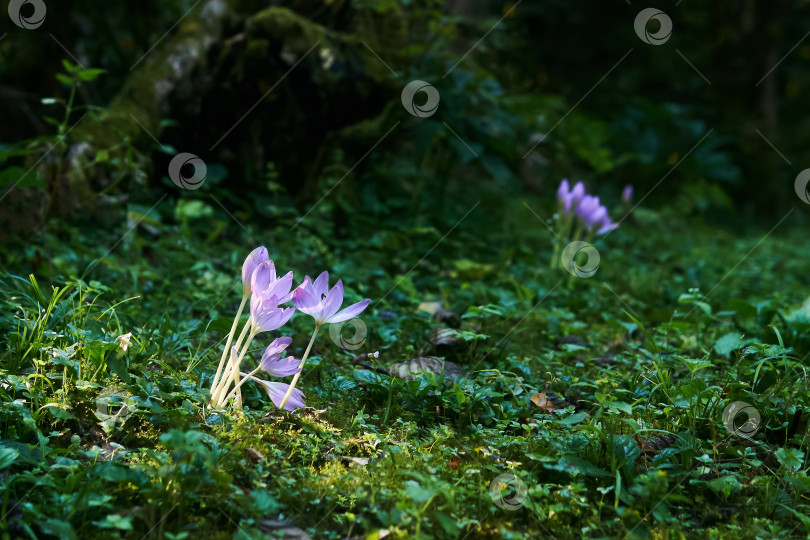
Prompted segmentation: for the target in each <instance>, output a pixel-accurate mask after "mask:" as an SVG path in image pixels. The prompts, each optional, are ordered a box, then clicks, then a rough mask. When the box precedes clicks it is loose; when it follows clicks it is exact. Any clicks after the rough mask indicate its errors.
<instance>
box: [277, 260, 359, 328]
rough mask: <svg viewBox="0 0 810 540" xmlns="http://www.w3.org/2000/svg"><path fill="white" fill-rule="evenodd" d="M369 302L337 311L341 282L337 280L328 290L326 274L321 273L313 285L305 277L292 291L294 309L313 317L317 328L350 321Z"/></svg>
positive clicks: (341, 289) (341, 299) (340, 294)
mask: <svg viewBox="0 0 810 540" xmlns="http://www.w3.org/2000/svg"><path fill="white" fill-rule="evenodd" d="M369 302H370V300H369V299H368V298H366V299H365V300H363V301H361V302H357V303H356V304H352V305H351V306H349V307H347V308H346V309H343V310H341V311H338V310H339V309H340V306H341V305H342V304H343V282H342V281H341V280H338V281H337V283H335V286H334V287H332V289H331V290H330V289H329V273H328V272H323V273H322V274H321V275H320V276H318V278H317V279H316V280H315V282H314V283H313V282H312V281H310V279H309V276H306V278H305V279H304V282H303V283H302V284H301V285H299V286H298V288H297V289H295V291H293V304H294V305H295V308H296V309H297V310H298V311H301V312H302V313H306V314H307V315H310V316H311V317H313V318H314V319H315V322H316V323H317V324H318V325H319V326H320V325H322V324H325V323H337V322H342V321H347V320H349V319H352V318H354V317H356V316H358V315H360V313H362V312H363V310H364V309H366V307H367V306H368V304H369Z"/></svg>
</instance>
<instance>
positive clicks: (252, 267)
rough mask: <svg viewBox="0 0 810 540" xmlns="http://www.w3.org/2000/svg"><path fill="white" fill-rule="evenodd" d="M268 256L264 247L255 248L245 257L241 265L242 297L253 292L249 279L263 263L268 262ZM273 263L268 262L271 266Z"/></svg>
mask: <svg viewBox="0 0 810 540" xmlns="http://www.w3.org/2000/svg"><path fill="white" fill-rule="evenodd" d="M269 259H270V256H269V255H268V254H267V248H266V247H264V246H261V247H257V248H256V249H254V250H253V251H251V252H250V255H248V256H247V258H246V259H245V262H244V263H242V295H243V296H250V293H251V292H253V290H252V288H251V279H252V278H253V272H255V271H256V268H257V267H258V266H259V265H260V264H262V263H263V262H265V261H268V260H269ZM272 262H273V261H270V263H271V264H272Z"/></svg>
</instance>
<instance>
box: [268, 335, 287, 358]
mask: <svg viewBox="0 0 810 540" xmlns="http://www.w3.org/2000/svg"><path fill="white" fill-rule="evenodd" d="M290 343H292V338H291V337H286V336H285V337H278V338H276V339H274V340H273V342H272V343H271V344H270V346H269V347H267V350H268V351H269V350H271V349H272V350H273V351H283V350H284V349H286V348H287V347H289V346H290ZM265 354H267V352H266V351H265Z"/></svg>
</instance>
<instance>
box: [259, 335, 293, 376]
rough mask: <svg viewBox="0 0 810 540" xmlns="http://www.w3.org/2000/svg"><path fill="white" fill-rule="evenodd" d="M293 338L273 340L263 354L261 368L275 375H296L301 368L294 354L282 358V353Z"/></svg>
mask: <svg viewBox="0 0 810 540" xmlns="http://www.w3.org/2000/svg"><path fill="white" fill-rule="evenodd" d="M290 343H292V338H289V337H280V338H276V339H275V340H273V343H271V344H270V346H269V347H267V349H265V351H264V354H263V355H262V360H261V362H260V363H259V369H261V370H262V371H266V372H267V373H269V374H270V375H271V376H273V377H289V376H290V375H295V374H296V373H299V372H300V371H301V370H300V369H298V361H297V360H296V359H295V358H293V357H292V356H288V357H286V358H283V359H282V358H281V353H282V352H283V351H284V349H286V348H287V347H288V346H289V345H290Z"/></svg>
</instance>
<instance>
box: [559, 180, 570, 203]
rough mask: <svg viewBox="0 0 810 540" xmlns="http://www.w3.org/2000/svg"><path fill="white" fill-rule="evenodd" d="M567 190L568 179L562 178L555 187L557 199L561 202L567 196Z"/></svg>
mask: <svg viewBox="0 0 810 540" xmlns="http://www.w3.org/2000/svg"><path fill="white" fill-rule="evenodd" d="M569 191H570V189H569V188H568V179H567V178H563V181H562V182H560V187H558V188H557V200H558V201H559V202H561V203H562V202H563V201H564V200H565V197H567V196H568V192H569Z"/></svg>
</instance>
